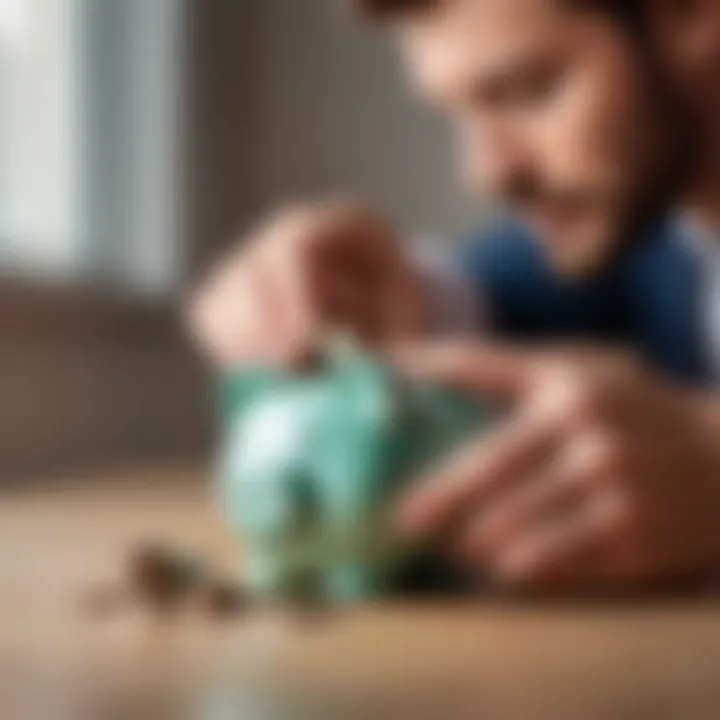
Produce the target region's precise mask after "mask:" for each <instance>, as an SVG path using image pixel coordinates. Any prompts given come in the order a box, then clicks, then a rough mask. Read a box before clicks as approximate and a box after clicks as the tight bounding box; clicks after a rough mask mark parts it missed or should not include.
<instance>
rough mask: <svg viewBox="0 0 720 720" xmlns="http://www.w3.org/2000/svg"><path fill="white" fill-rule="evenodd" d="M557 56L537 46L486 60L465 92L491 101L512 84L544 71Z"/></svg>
mask: <svg viewBox="0 0 720 720" xmlns="http://www.w3.org/2000/svg"><path fill="white" fill-rule="evenodd" d="M559 58H560V54H559V52H548V50H547V49H542V50H541V49H539V48H537V49H532V50H529V51H525V52H516V53H514V54H511V55H508V56H506V57H504V58H502V59H497V60H496V61H495V62H489V63H487V64H486V65H485V66H484V68H483V69H482V70H480V71H478V72H477V73H476V74H475V75H474V76H473V79H472V81H471V83H470V85H469V87H468V88H467V92H469V93H470V95H471V96H472V97H473V98H475V99H478V100H482V101H490V102H491V101H493V100H495V99H498V98H499V97H500V96H502V95H503V94H504V93H506V92H507V91H508V89H510V88H511V87H512V86H515V85H517V84H518V83H521V82H523V81H527V80H530V79H532V78H533V77H535V76H537V75H538V74H540V73H545V72H547V70H548V69H550V68H552V67H553V66H555V65H556V64H557V63H558V62H559Z"/></svg>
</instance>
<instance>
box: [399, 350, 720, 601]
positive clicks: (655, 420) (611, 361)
mask: <svg viewBox="0 0 720 720" xmlns="http://www.w3.org/2000/svg"><path fill="white" fill-rule="evenodd" d="M397 362H398V363H399V365H400V366H401V367H403V368H404V369H405V371H407V372H410V373H414V374H419V375H420V376H422V377H424V378H427V379H432V380H433V381H440V382H444V383H450V384H453V385H457V386H461V387H463V388H464V389H465V390H467V391H476V392H479V393H482V394H483V395H487V394H495V395H500V396H502V397H504V398H505V399H507V400H508V401H509V402H510V404H511V408H512V410H511V411H510V412H509V414H508V417H507V420H506V421H505V422H504V423H502V424H500V425H499V426H498V427H497V429H496V430H495V431H494V432H492V433H491V434H490V435H489V436H486V437H483V438H478V439H477V440H476V441H474V442H471V443H470V444H469V445H468V447H467V448H465V449H464V450H463V451H462V452H461V453H460V455H459V456H458V457H457V458H455V459H454V460H453V461H451V462H450V463H448V464H447V465H446V466H445V467H444V468H443V469H441V470H440V472H438V473H437V474H435V475H434V476H433V477H431V478H427V479H425V480H424V481H421V482H420V483H419V485H418V486H417V489H416V490H415V491H414V492H412V493H411V494H410V496H409V497H408V498H407V500H406V502H405V504H404V506H403V509H402V513H401V517H402V521H403V522H404V524H405V526H406V527H407V528H408V529H409V530H411V531H412V532H416V533H420V534H430V535H432V534H435V533H439V532H442V533H443V537H450V542H451V544H452V546H453V549H455V550H456V551H457V552H458V553H459V554H461V555H462V556H463V557H465V558H466V560H467V561H468V562H469V563H470V564H475V565H476V566H478V567H482V568H483V569H488V568H490V569H491V570H494V571H495V573H496V575H497V576H498V577H499V578H500V579H502V580H505V581H507V582H511V583H519V584H523V585H532V586H540V587H546V586H549V587H552V588H557V587H563V588H564V587H568V586H569V587H571V588H577V587H580V588H584V587H588V586H590V587H594V588H595V587H598V586H599V587H603V588H605V587H617V586H626V585H630V586H636V585H638V584H643V583H646V582H652V581H656V580H671V579H675V578H680V577H684V576H687V575H694V576H697V575H706V576H708V577H711V576H712V577H715V576H716V573H717V568H718V564H719V563H720V398H718V397H717V396H712V395H707V394H704V393H700V392H698V391H696V390H692V389H688V388H685V387H680V386H676V385H673V384H671V383H670V382H668V381H666V380H664V379H662V378H660V377H659V376H657V375H656V374H655V373H653V372H652V371H651V370H649V369H648V368H647V367H646V366H644V365H643V364H641V363H640V362H638V361H636V360H634V359H633V358H631V357H628V356H625V355H617V354H609V353H607V352H602V351H597V352H596V351H592V350H587V349H586V350H575V351H557V352H555V351H547V352H543V353H536V352H532V353H531V352H523V351H520V350H517V349H514V350H510V349H507V348H504V349H503V348H497V347H496V348H491V347H489V346H488V345H487V344H483V345H482V346H480V345H476V344H472V343H464V344H454V345H445V346H437V345H436V346H434V347H424V348H422V347H421V348H419V347H414V348H406V349H405V350H404V351H403V352H401V353H399V354H398V356H397ZM448 533H449V535H448Z"/></svg>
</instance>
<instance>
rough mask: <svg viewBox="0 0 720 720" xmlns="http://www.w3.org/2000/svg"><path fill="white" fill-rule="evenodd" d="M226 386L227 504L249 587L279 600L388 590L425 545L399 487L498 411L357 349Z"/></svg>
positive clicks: (234, 379) (254, 372) (229, 380)
mask: <svg viewBox="0 0 720 720" xmlns="http://www.w3.org/2000/svg"><path fill="white" fill-rule="evenodd" d="M222 386H223V389H222V408H223V443H222V450H221V461H220V473H221V487H222V493H223V503H224V507H225V511H226V515H227V517H228V520H229V522H230V525H231V527H232V528H233V529H234V530H235V531H236V532H237V534H238V535H239V536H240V538H241V543H242V548H243V562H244V565H243V567H244V577H245V581H246V583H247V586H248V588H249V589H250V590H251V591H252V592H254V593H255V594H257V595H259V596H261V597H265V598H268V599H271V600H277V599H287V598H294V597H297V596H302V597H303V598H306V597H308V594H310V595H312V596H318V597H319V598H322V599H325V600H327V601H330V602H353V601H359V600H364V599H369V598H372V597H377V596H378V595H382V594H385V593H388V592H389V591H390V590H391V589H392V588H393V586H394V583H395V581H396V579H397V578H398V577H399V576H401V575H402V573H403V571H404V568H406V567H407V565H408V563H410V562H414V561H415V558H416V553H417V548H414V547H412V546H411V545H409V544H408V543H407V542H406V541H404V540H403V539H402V538H401V537H399V536H398V533H397V531H396V529H395V524H394V522H393V514H394V513H395V511H396V501H397V499H398V496H399V494H400V492H401V491H402V490H403V488H405V487H406V485H407V484H408V483H409V482H410V481H412V480H413V479H416V478H417V476H418V475H419V474H421V473H423V472H427V471H428V470H429V469H430V468H431V467H432V465H433V464H434V463H436V462H438V461H439V460H441V459H443V458H444V457H445V456H447V454H448V453H449V452H450V451H451V450H452V449H453V448H455V447H456V446H457V445H458V443H460V442H461V441H462V440H463V439H464V438H466V437H467V436H468V435H469V434H470V433H473V432H477V431H478V430H481V429H482V428H483V427H484V426H485V425H486V424H487V423H488V422H489V419H490V413H489V410H488V409H487V408H484V407H482V406H481V405H480V404H478V403H476V402H474V401H472V402H471V401H469V400H468V399H466V398H462V397H458V396H456V395H454V394H452V393H450V392H449V391H447V390H444V389H441V388H437V387H433V386H428V385H424V384H421V383H418V382H416V381H412V380H410V379H407V378H405V377H401V376H400V375H399V374H398V373H397V372H396V371H395V370H393V369H391V368H390V367H389V366H388V365H386V364H384V363H383V362H381V361H379V360H377V359H375V358H373V357H370V356H368V355H365V354H362V353H359V352H352V353H340V354H333V353H329V354H327V355H326V356H325V357H324V358H323V359H322V361H321V362H320V364H319V366H318V367H316V368H314V369H313V370H312V371H311V372H308V373H305V374H302V375H296V374H292V373H290V372H285V371H282V370H279V369H272V368H267V367H259V368H255V369H246V370H243V371H241V372H238V373H236V374H230V375H228V376H226V377H225V378H224V379H223V381H222Z"/></svg>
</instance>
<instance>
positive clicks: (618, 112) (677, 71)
mask: <svg viewBox="0 0 720 720" xmlns="http://www.w3.org/2000/svg"><path fill="white" fill-rule="evenodd" d="M359 4H360V5H362V6H363V9H364V10H366V11H367V12H369V13H370V14H371V15H373V16H377V17H383V18H387V19H388V20H390V21H391V22H392V23H393V24H394V26H395V27H396V29H397V33H398V37H399V41H400V44H401V46H402V48H403V51H404V54H405V58H406V61H407V64H408V69H409V72H410V74H411V77H412V79H413V82H414V84H415V85H416V87H418V89H419V90H420V91H421V92H422V93H423V94H424V95H426V96H427V97H429V98H430V99H431V100H432V101H433V102H436V103H437V104H439V105H440V106H441V107H442V108H443V109H445V110H446V111H447V113H448V114H449V116H450V117H451V118H452V119H453V121H454V123H455V125H456V127H457V128H458V131H459V137H460V139H461V142H462V158H463V164H464V170H465V175H466V177H467V178H468V180H469V183H470V184H471V186H472V187H473V188H474V189H476V190H477V191H478V192H479V193H480V194H482V195H483V196H484V197H487V196H491V197H493V198H495V199H497V200H498V201H505V202H507V203H508V204H509V205H511V206H512V207H513V208H514V210H515V214H516V216H517V219H516V220H513V221H508V222H505V223H503V224H502V225H501V226H500V227H499V228H496V229H494V230H491V231H490V232H488V233H486V235H485V236H483V237H480V238H475V239H473V240H471V242H470V243H469V244H468V247H467V250H466V251H465V252H464V253H462V254H461V257H460V261H459V262H457V263H456V271H455V272H456V274H455V275H454V276H453V277H455V278H456V279H455V280H454V281H453V282H454V284H453V289H454V290H455V291H457V290H459V289H460V288H461V287H463V288H466V289H467V290H469V292H470V296H471V297H472V298H474V300H473V302H474V304H473V305H472V309H473V310H474V311H476V315H477V316H482V319H481V320H478V324H477V325H476V326H475V327H474V330H476V331H479V330H480V329H481V327H482V329H483V330H484V331H485V332H484V333H483V337H482V338H481V337H479V336H478V333H476V337H475V339H474V340H472V339H467V338H466V339H465V340H463V341H459V340H456V341H452V342H440V341H437V340H435V341H427V340H425V341H423V340H422V336H423V335H424V334H427V332H428V331H429V330H430V329H431V322H432V320H433V315H434V313H435V311H436V310H437V308H438V292H441V293H442V292H443V291H442V290H440V291H439V290H438V288H439V287H441V286H440V285H439V276H437V275H436V277H435V278H434V279H432V278H430V277H429V276H428V274H427V273H423V272H422V271H420V270H419V269H418V267H417V265H416V264H414V263H413V262H411V261H410V260H409V259H408V257H407V255H406V254H405V253H403V252H402V250H401V249H400V248H399V246H398V244H397V243H396V242H395V241H394V238H393V235H392V232H391V230H390V229H389V228H388V227H387V226H386V225H385V224H384V223H383V222H382V221H381V220H380V219H378V218H377V217H375V216H374V215H373V214H372V213H371V212H370V211H369V210H366V209H363V208H362V207H359V206H357V205H353V204H350V203H327V204H320V205H317V206H310V207H301V208H297V209H292V210H289V211H285V212H282V213H280V214H279V215H278V216H277V217H275V218H273V219H271V220H270V221H269V222H268V223H267V224H265V225H264V226H263V227H261V228H260V229H259V230H258V231H256V233H255V234H254V235H253V237H252V238H251V239H250V240H249V241H248V242H246V243H244V244H243V247H242V248H241V249H240V250H239V251H236V252H235V254H234V255H233V256H231V257H230V258H229V259H228V260H227V261H226V262H225V263H224V264H223V265H222V266H221V267H220V268H219V269H218V271H217V272H216V273H214V274H213V276H212V277H211V279H210V281H209V282H208V283H207V284H206V286H205V287H204V288H203V289H202V290H201V292H200V293H199V296H198V298H197V301H196V302H195V304H194V308H193V319H194V328H195V332H196V335H197V337H198V339H199V341H200V342H201V344H202V345H203V347H204V348H205V349H206V350H207V352H208V353H209V355H210V357H211V358H212V359H213V361H214V362H216V363H218V364H219V365H234V364H238V363H242V362H245V361H247V360H249V359H257V358H258V357H262V358H266V359H269V360H271V361H280V362H289V363H292V362H295V361H296V360H297V359H299V358H300V357H301V356H302V354H303V353H304V352H305V351H306V350H307V349H308V347H310V346H311V345H312V343H313V340H314V338H316V337H317V336H318V333H319V332H320V331H321V329H322V327H323V326H326V325H327V324H343V325H351V326H352V327H354V328H356V329H357V330H358V332H359V333H360V334H361V335H362V336H363V337H364V338H365V339H366V340H367V341H368V342H370V343H373V344H375V345H376V346H377V347H379V348H382V349H383V350H385V349H389V350H388V352H389V353H390V357H392V358H393V360H394V361H395V362H396V363H397V364H398V366H399V367H401V368H402V369H403V370H404V371H405V372H411V373H418V374H420V375H422V376H424V377H427V378H431V379H433V380H436V381H439V382H445V383H450V384H455V385H457V386H460V387H463V388H466V389H467V390H470V391H473V392H477V393H479V394H481V395H488V394H491V395H497V396H499V397H502V398H504V399H506V400H508V401H510V407H511V411H510V413H509V416H508V419H507V421H506V422H504V423H502V424H501V425H500V426H499V427H498V428H497V429H496V430H495V431H494V432H493V433H491V435H490V436H486V437H484V438H479V439H477V440H475V441H474V442H472V443H470V444H469V446H468V447H467V448H465V449H464V450H463V451H462V452H461V453H460V455H459V456H458V457H457V458H455V459H453V460H452V461H451V462H449V463H448V464H447V465H446V466H445V467H444V468H442V469H441V470H440V471H439V472H437V473H436V474H435V476H434V477H431V478H424V479H419V481H418V484H417V486H416V489H415V490H414V491H413V492H412V493H411V494H410V496H409V497H407V498H406V499H405V500H404V502H403V503H402V507H401V511H400V521H401V522H402V524H403V526H404V527H405V529H406V530H407V531H408V532H411V533H419V534H426V535H430V536H432V535H435V536H438V537H439V536H440V534H441V533H442V537H443V539H445V540H447V542H448V546H449V550H451V551H453V552H456V553H458V554H459V555H460V556H462V557H463V558H464V559H465V560H466V562H467V563H468V564H469V565H470V566H476V567H478V568H483V569H490V570H491V571H492V572H493V573H494V574H495V575H496V576H497V578H498V579H500V580H501V581H504V582H507V583H513V584H521V585H526V586H540V587H551V588H555V587H573V588H574V587H581V588H585V587H614V586H617V585H623V586H624V585H627V584H630V585H634V584H639V583H644V582H648V581H654V580H665V579H675V578H679V577H682V576H685V575H696V574H697V575H702V576H707V577H710V576H711V575H713V574H714V573H716V572H717V570H718V567H719V566H720V522H719V521H720V398H716V397H714V396H713V394H712V392H711V391H710V390H709V389H708V388H709V385H710V384H711V381H712V380H713V378H718V377H720V299H718V298H719V297H720V244H718V243H717V241H718V240H720V231H719V232H716V233H715V232H714V231H713V230H711V228H712V227H713V225H715V226H716V227H720V2H718V1H717V0H655V1H654V2H651V1H648V2H642V0H637V1H635V2H633V1H632V0H625V1H623V0H374V1H371V0H366V1H365V2H360V3H359ZM667 208H672V212H670V213H666V212H663V210H665V209H667ZM447 277H448V276H447V274H445V275H444V279H445V283H446V284H445V286H444V287H447ZM460 297H467V294H465V295H462V294H460V293H458V294H457V298H460ZM446 299H447V298H446ZM457 309H458V310H459V309H460V308H459V307H458V308H457ZM488 332H489V333H493V334H494V335H495V336H496V337H497V338H500V339H502V341H504V342H510V343H512V344H511V345H509V346H508V345H499V344H497V343H498V342H499V341H495V340H492V341H491V340H490V339H488V337H487V334H488ZM466 335H467V333H466ZM530 345H532V346H533V348H534V349H532V350H530V349H529V346H530ZM539 346H541V347H539ZM601 346H602V347H603V349H602V350H601V349H599V348H600V347H601Z"/></svg>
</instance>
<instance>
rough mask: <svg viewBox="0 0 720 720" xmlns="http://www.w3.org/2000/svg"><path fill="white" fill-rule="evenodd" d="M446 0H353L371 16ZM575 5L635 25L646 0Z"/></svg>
mask: <svg viewBox="0 0 720 720" xmlns="http://www.w3.org/2000/svg"><path fill="white" fill-rule="evenodd" d="M444 1H446V0H353V2H354V3H355V5H356V6H357V7H358V9H359V10H360V11H361V13H362V14H363V15H365V16H367V17H371V18H384V17H393V16H396V15H402V14H403V13H408V12H412V11H419V10H428V9H431V8H432V7H434V6H436V5H438V4H440V3H442V2H444ZM570 1H571V2H574V3H575V4H577V5H580V6H583V5H584V6H586V7H588V8H594V9H596V10H600V11H604V12H607V13H610V14H611V15H613V16H614V17H616V18H618V19H619V20H621V21H622V22H624V23H626V24H629V25H632V26H636V25H637V23H638V22H639V21H640V19H641V18H642V15H643V9H644V6H645V2H646V0H570Z"/></svg>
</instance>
